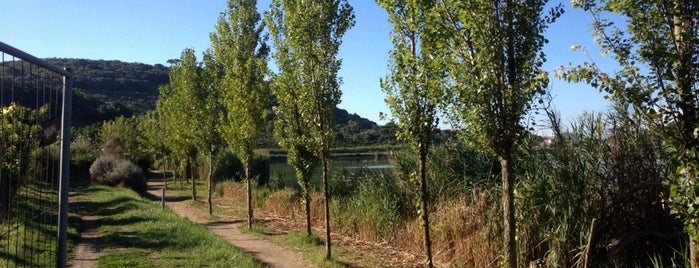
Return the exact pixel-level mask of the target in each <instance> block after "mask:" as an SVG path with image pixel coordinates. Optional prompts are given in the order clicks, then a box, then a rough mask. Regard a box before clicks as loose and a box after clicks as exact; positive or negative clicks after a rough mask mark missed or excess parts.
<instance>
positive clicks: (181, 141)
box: [159, 49, 223, 213]
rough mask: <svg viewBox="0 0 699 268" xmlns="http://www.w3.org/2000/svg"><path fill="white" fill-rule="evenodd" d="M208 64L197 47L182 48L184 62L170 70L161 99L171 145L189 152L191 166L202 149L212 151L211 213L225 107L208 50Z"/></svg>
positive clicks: (210, 160) (187, 153)
mask: <svg viewBox="0 0 699 268" xmlns="http://www.w3.org/2000/svg"><path fill="white" fill-rule="evenodd" d="M204 59H205V62H206V64H207V65H204V66H203V67H202V65H201V64H200V63H199V62H198V61H197V58H196V55H195V52H194V50H193V49H185V50H184V51H183V52H182V57H181V58H180V62H179V63H177V64H176V65H175V66H173V67H172V69H171V71H170V85H169V86H168V87H164V88H163V91H164V92H161V93H163V94H162V95H161V98H162V100H161V101H160V102H159V104H160V106H161V108H162V111H163V115H164V117H165V118H164V120H165V122H166V129H167V131H168V134H169V135H170V139H171V140H170V142H169V144H170V146H171V147H172V148H173V150H174V151H177V152H180V154H184V155H186V156H187V159H188V162H187V166H188V167H191V163H192V162H193V160H194V158H195V157H196V155H197V153H198V152H200V151H206V152H207V153H208V154H209V157H208V158H209V159H208V161H209V174H208V180H207V181H208V183H209V196H208V200H207V201H208V204H209V213H212V212H213V208H212V203H211V188H212V187H211V185H212V180H213V178H212V176H211V175H212V170H213V168H214V163H213V155H214V153H215V152H216V150H217V149H218V148H219V147H220V146H222V144H223V142H222V139H221V136H220V131H219V126H220V121H221V116H220V112H221V111H222V110H223V109H222V107H221V106H220V103H219V102H218V99H220V97H219V90H218V88H217V83H216V81H217V80H216V76H217V73H216V72H217V69H216V68H217V67H216V62H215V61H213V58H212V56H211V55H210V52H209V53H205V54H204ZM192 199H193V200H196V181H195V179H192Z"/></svg>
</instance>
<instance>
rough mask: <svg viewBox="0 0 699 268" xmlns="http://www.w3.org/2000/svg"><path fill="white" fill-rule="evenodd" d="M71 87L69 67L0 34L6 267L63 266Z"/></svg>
mask: <svg viewBox="0 0 699 268" xmlns="http://www.w3.org/2000/svg"><path fill="white" fill-rule="evenodd" d="M71 87H72V85H71V74H70V72H68V71H67V70H65V69H62V68H59V67H57V66H54V65H51V64H48V63H46V62H45V61H43V60H41V59H38V58H36V57H34V56H32V55H30V54H27V53H25V52H23V51H21V50H19V49H16V48H13V47H11V46H9V45H7V44H5V43H2V42H0V108H1V112H0V266H2V267H52V266H56V267H65V264H66V237H67V217H68V210H67V209H68V207H67V206H68V190H69V174H70V170H69V168H70V123H71V116H70V115H71V107H72V105H71V95H72V88H71ZM64 141H65V142H64Z"/></svg>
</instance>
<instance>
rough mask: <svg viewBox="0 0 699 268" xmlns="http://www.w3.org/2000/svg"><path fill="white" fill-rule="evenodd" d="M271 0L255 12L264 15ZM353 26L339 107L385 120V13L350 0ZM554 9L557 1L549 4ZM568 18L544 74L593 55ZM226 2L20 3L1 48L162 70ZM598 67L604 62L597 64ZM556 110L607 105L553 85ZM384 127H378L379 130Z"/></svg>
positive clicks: (204, 41) (581, 26)
mask: <svg viewBox="0 0 699 268" xmlns="http://www.w3.org/2000/svg"><path fill="white" fill-rule="evenodd" d="M269 2H270V0H260V1H259V3H258V8H259V9H260V10H266V9H268V6H269ZM349 2H350V4H351V5H352V6H353V7H354V9H355V15H356V25H355V27H354V28H352V29H351V30H350V31H349V32H348V33H347V34H346V36H345V38H344V39H343V45H342V47H341V50H340V57H341V58H342V59H343V66H342V70H341V72H340V75H341V76H342V79H343V81H344V84H343V86H342V90H343V97H342V103H341V104H340V107H341V108H344V109H347V110H348V111H349V112H350V113H357V114H359V115H361V116H363V117H366V118H369V119H371V120H373V121H376V122H379V119H378V115H379V113H380V112H384V113H388V112H389V110H388V108H387V107H386V105H385V104H384V93H383V92H382V91H381V89H380V87H379V78H381V77H384V76H385V75H386V74H387V71H388V69H387V65H388V53H389V50H391V48H392V44H391V43H390V41H389V38H388V34H389V32H390V30H391V26H390V25H389V24H388V22H387V17H388V16H387V14H386V12H385V11H384V10H382V9H381V8H380V7H379V6H378V5H377V4H375V2H374V1H372V0H349ZM554 2H555V1H554ZM563 4H564V5H565V8H566V13H565V14H564V15H563V17H561V18H560V19H559V20H558V21H557V22H556V23H555V24H554V25H553V26H552V27H551V28H550V29H549V31H548V32H547V34H546V35H547V37H548V39H549V40H550V43H549V44H548V45H547V46H546V47H545V53H546V54H547V58H548V62H547V63H546V64H545V66H544V67H545V68H546V70H548V71H550V72H551V73H553V72H554V71H555V69H556V68H557V67H558V66H560V65H567V64H568V63H574V64H579V63H582V62H583V61H585V60H587V58H586V56H584V55H583V54H582V53H580V52H578V53H573V52H571V50H570V48H571V46H572V45H575V44H580V45H582V46H583V47H585V48H586V49H587V50H589V51H590V54H592V55H593V56H596V55H599V52H598V50H597V46H596V45H595V44H594V43H593V42H592V37H591V35H590V31H589V22H590V19H591V17H590V16H589V15H588V14H586V13H584V12H583V11H580V10H573V9H572V8H570V4H569V2H568V1H567V0H564V1H563ZM225 7H226V1H225V0H204V1H199V0H117V1H88V0H62V1H47V0H22V1H5V3H3V4H2V5H1V6H0V9H2V16H0V41H2V42H4V43H7V44H9V45H12V46H14V47H16V48H19V49H21V50H23V51H25V52H28V53H30V54H33V55H35V56H37V57H40V58H46V57H59V58H87V59H105V60H121V61H125V62H142V63H148V64H156V63H160V64H166V61H167V60H168V59H173V58H179V56H180V53H181V52H182V50H183V49H184V48H187V47H192V48H194V49H195V50H196V51H197V53H201V52H202V51H204V50H205V49H206V48H208V47H209V33H210V32H212V31H213V30H214V24H215V23H216V20H217V18H218V16H219V13H220V12H221V11H223V10H224V9H225ZM596 60H598V63H602V64H604V63H605V62H608V61H609V59H605V58H602V59H596ZM550 87H551V89H552V94H553V95H554V105H555V107H556V108H557V109H558V110H560V111H561V114H562V116H563V119H564V122H568V121H570V120H571V119H574V118H576V117H578V116H579V115H580V114H582V113H583V112H585V111H603V110H605V109H606V108H607V107H608V106H609V104H608V102H606V101H605V100H604V99H603V98H602V95H601V94H599V93H598V92H597V91H596V90H594V89H592V88H590V87H588V86H585V85H575V84H568V83H566V82H562V81H558V80H556V79H553V78H552V83H551V84H550ZM383 123H386V122H379V124H383Z"/></svg>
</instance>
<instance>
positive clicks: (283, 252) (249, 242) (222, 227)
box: [148, 180, 315, 268]
mask: <svg viewBox="0 0 699 268" xmlns="http://www.w3.org/2000/svg"><path fill="white" fill-rule="evenodd" d="M162 187H163V182H162V180H150V181H149V182H148V192H149V193H150V194H152V195H153V196H155V197H160V196H161V195H162ZM165 200H166V204H167V206H168V207H170V209H172V210H173V211H174V212H175V213H177V214H179V215H180V216H182V217H184V218H187V219H189V220H191V221H193V222H196V223H199V224H202V225H204V226H206V227H207V228H209V229H210V230H211V231H213V232H214V233H215V234H216V235H218V236H220V237H222V238H224V239H226V240H227V241H228V242H230V243H231V244H232V245H233V246H235V247H238V248H241V249H243V250H244V251H246V252H248V253H250V254H252V255H253V256H254V257H255V258H256V259H258V260H259V261H261V262H263V263H265V264H268V265H269V266H270V267H278V268H296V267H299V268H301V267H315V266H314V265H312V264H311V263H310V262H308V261H306V260H304V259H303V258H302V257H301V255H299V254H298V253H296V252H294V251H292V250H289V249H286V248H284V247H281V246H279V245H277V244H274V243H271V242H269V241H267V240H264V239H260V238H257V237H255V236H252V235H249V234H244V233H241V232H240V230H239V228H240V227H241V226H243V225H244V224H245V221H243V220H240V219H233V218H230V217H226V216H222V215H219V216H218V217H217V218H218V219H216V220H210V219H208V218H209V217H207V214H208V213H206V212H205V211H202V210H200V209H198V208H193V207H191V206H188V205H187V203H186V201H185V200H182V199H175V198H172V197H169V196H167V195H166V196H165Z"/></svg>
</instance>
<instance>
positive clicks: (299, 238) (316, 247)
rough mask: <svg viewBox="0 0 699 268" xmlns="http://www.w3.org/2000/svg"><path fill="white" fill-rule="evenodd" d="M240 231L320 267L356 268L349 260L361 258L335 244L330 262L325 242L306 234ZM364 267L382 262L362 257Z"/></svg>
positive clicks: (260, 229)
mask: <svg viewBox="0 0 699 268" xmlns="http://www.w3.org/2000/svg"><path fill="white" fill-rule="evenodd" d="M240 231H241V232H243V233H248V234H252V235H254V236H257V237H259V238H262V239H267V240H270V241H272V242H274V243H277V244H280V245H283V246H286V247H288V248H291V249H293V251H295V252H297V253H299V254H301V255H302V256H303V257H304V258H305V259H306V260H309V261H310V262H311V263H313V264H315V265H317V266H318V267H325V268H345V267H356V265H352V264H350V263H348V261H349V260H357V259H359V258H360V256H359V255H357V254H359V253H358V252H351V251H349V250H347V249H346V248H344V247H342V246H339V245H335V244H333V247H332V250H333V252H332V253H333V258H332V259H330V260H326V259H325V242H323V240H321V239H320V238H319V237H318V236H317V235H315V234H314V235H311V236H307V235H306V233H305V232H300V231H291V232H288V233H286V234H281V235H273V236H270V235H267V230H266V229H265V228H264V227H260V226H253V228H252V229H248V228H247V227H241V228H240ZM362 259H363V262H364V263H363V265H362V266H364V265H366V266H368V267H375V266H380V265H381V263H380V262H375V263H366V262H371V260H368V259H367V258H366V256H363V257H362Z"/></svg>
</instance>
